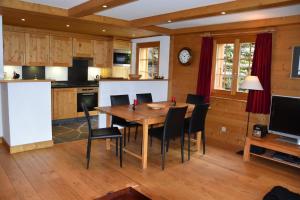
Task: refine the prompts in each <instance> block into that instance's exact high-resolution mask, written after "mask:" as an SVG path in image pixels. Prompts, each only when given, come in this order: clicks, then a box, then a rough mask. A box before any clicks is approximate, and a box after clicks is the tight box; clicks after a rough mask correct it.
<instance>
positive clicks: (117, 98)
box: [110, 94, 130, 106]
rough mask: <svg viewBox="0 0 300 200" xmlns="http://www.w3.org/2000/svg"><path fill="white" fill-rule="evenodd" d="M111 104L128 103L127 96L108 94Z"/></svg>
mask: <svg viewBox="0 0 300 200" xmlns="http://www.w3.org/2000/svg"><path fill="white" fill-rule="evenodd" d="M110 103H111V106H121V105H129V104H130V102H129V97H128V95H127V94H125V95H111V96H110Z"/></svg>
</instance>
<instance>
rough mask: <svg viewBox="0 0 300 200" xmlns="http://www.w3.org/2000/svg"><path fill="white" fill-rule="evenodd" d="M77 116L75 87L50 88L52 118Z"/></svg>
mask: <svg viewBox="0 0 300 200" xmlns="http://www.w3.org/2000/svg"><path fill="white" fill-rule="evenodd" d="M76 117H77V88H54V89H52V119H53V120H57V119H68V118H76Z"/></svg>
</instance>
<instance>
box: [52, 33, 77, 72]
mask: <svg viewBox="0 0 300 200" xmlns="http://www.w3.org/2000/svg"><path fill="white" fill-rule="evenodd" d="M72 55H73V45H72V38H71V37H65V36H53V35H52V36H50V65H51V66H64V67H71V66H72V58H73V56H72Z"/></svg>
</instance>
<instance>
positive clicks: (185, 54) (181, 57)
mask: <svg viewBox="0 0 300 200" xmlns="http://www.w3.org/2000/svg"><path fill="white" fill-rule="evenodd" d="M178 61H179V62H180V63H181V64H182V65H189V64H191V62H192V50H191V49H190V48H187V47H184V48H182V49H181V50H180V51H179V53H178Z"/></svg>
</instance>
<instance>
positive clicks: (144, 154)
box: [142, 121, 149, 169]
mask: <svg viewBox="0 0 300 200" xmlns="http://www.w3.org/2000/svg"><path fill="white" fill-rule="evenodd" d="M148 127H149V125H148V122H147V121H144V122H143V143H142V145H143V149H142V167H143V169H146V168H147V156H148Z"/></svg>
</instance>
